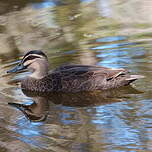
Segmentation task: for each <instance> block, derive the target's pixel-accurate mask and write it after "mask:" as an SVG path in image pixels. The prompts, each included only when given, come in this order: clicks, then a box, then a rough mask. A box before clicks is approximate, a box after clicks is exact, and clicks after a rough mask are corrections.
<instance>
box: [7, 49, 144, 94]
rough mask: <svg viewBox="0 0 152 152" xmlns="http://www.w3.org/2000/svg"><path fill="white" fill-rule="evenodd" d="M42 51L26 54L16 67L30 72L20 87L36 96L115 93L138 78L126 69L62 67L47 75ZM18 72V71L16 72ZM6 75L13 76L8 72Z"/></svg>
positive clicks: (46, 64)
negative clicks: (38, 93)
mask: <svg viewBox="0 0 152 152" xmlns="http://www.w3.org/2000/svg"><path fill="white" fill-rule="evenodd" d="M43 54H44V53H43V52H41V51H30V52H28V53H27V54H26V55H25V56H24V58H23V60H22V62H21V63H20V64H19V66H22V68H18V69H19V70H20V69H25V68H27V69H29V70H32V72H33V73H32V75H30V76H28V77H27V78H26V79H24V80H22V82H21V87H22V88H23V89H26V90H31V91H38V92H59V91H61V92H79V91H93V90H107V89H114V88H118V87H121V86H126V85H129V84H130V83H131V82H133V81H135V80H137V79H138V78H143V76H140V75H129V74H128V72H127V71H126V70H125V69H111V68H106V67H101V66H93V65H64V66H61V67H59V68H57V69H55V70H54V71H52V72H51V73H48V61H47V58H46V55H43ZM19 70H17V71H19ZM8 72H16V68H15V70H14V69H13V70H10V71H8Z"/></svg>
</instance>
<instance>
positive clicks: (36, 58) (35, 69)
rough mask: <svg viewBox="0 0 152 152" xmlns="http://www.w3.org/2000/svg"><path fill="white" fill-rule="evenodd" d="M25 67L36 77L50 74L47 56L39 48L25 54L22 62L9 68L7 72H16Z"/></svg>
mask: <svg viewBox="0 0 152 152" xmlns="http://www.w3.org/2000/svg"><path fill="white" fill-rule="evenodd" d="M25 69H27V70H28V71H31V72H32V74H31V75H30V76H31V77H33V78H36V79H40V78H43V77H44V76H45V75H47V74H48V59H47V56H46V55H45V54H44V53H43V52H42V51H39V50H32V51H29V52H27V53H26V54H25V55H24V56H23V58H22V60H21V61H20V63H19V64H18V65H16V66H15V67H14V68H12V69H10V70H8V71H7V73H16V72H20V71H23V70H25Z"/></svg>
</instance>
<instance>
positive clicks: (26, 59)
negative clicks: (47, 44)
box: [22, 55, 40, 63]
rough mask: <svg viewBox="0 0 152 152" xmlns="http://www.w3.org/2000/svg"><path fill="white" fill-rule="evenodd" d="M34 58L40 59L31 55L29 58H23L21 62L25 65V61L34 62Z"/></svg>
mask: <svg viewBox="0 0 152 152" xmlns="http://www.w3.org/2000/svg"><path fill="white" fill-rule="evenodd" d="M35 58H40V57H39V56H34V55H31V56H28V57H25V58H24V59H23V61H22V62H23V63H25V62H26V61H29V60H34V59H35Z"/></svg>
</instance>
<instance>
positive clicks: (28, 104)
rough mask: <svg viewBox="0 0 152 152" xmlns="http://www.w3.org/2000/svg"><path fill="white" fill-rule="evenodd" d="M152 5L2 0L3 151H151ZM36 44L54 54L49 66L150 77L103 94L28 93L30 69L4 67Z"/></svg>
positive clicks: (0, 104)
mask: <svg viewBox="0 0 152 152" xmlns="http://www.w3.org/2000/svg"><path fill="white" fill-rule="evenodd" d="M151 3H152V2H150V1H149V2H147V1H144V0H143V1H139V0H137V1H136V2H135V1H133V0H128V1H126V2H125V1H122V2H120V1H118V0H115V1H114V0H81V1H77V0H75V1H72V0H70V1H68V0H66V1H64V2H63V1H60V0H58V1H51V0H28V1H11V0H7V1H6V0H5V1H4V0H1V2H0V66H1V68H0V77H1V78H0V84H1V85H0V99H1V100H0V109H1V110H0V148H1V151H3V152H7V151H10V152H14V151H16V152H26V151H27V152H29V151H36V152H43V151H44V152H45V151H52V152H69V151H72V152H89V151H90V152H136V151H142V152H149V151H152V146H151V145H152V121H151V118H152V110H151V109H152V91H151V90H152V85H151V84H152V79H151V78H152V77H151V71H152V66H151V65H152V62H151V59H152V51H151V48H152V39H151V36H152V33H151V30H152V29H151V24H152V15H151V11H152V7H151V6H152V4H151ZM32 49H42V50H44V51H45V53H47V54H48V59H49V63H50V69H54V68H56V67H58V66H59V65H62V64H68V63H77V64H92V65H100V66H106V67H111V68H125V69H128V70H129V71H130V72H131V73H133V74H141V75H144V76H145V78H144V79H141V80H139V81H136V82H135V83H134V86H133V87H125V88H120V89H116V90H110V91H102V92H101V91H95V92H89V93H84V92H82V93H76V94H70V93H68V94H64V93H62V94H61V93H57V94H50V95H47V96H46V95H42V94H34V93H31V92H24V91H22V90H21V88H20V86H19V83H18V80H19V79H21V78H23V77H24V76H25V75H26V74H27V73H18V74H11V75H8V74H6V71H7V70H8V69H10V68H11V67H12V66H14V65H15V64H16V61H18V60H19V59H20V57H21V56H22V55H23V54H24V53H25V52H26V51H28V50H32ZM8 103H9V104H8Z"/></svg>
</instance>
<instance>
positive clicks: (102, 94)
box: [8, 86, 142, 122]
mask: <svg viewBox="0 0 152 152" xmlns="http://www.w3.org/2000/svg"><path fill="white" fill-rule="evenodd" d="M22 91H23V93H24V94H25V95H26V96H28V97H30V98H31V99H32V101H33V103H32V104H28V105H27V104H24V103H23V104H22V103H15V102H10V103H8V104H9V105H11V106H13V107H15V108H17V109H19V110H20V111H21V112H22V113H23V114H24V115H25V117H26V118H27V119H28V120H30V121H32V122H40V121H45V120H46V118H47V115H48V113H49V110H50V104H51V103H53V104H55V105H62V106H67V107H77V108H80V107H90V106H99V105H100V106H101V105H105V104H112V103H115V102H122V101H126V100H127V99H129V98H130V97H131V95H132V94H140V93H142V92H140V91H138V90H136V89H134V88H132V87H131V86H128V87H122V88H119V89H115V90H107V91H94V92H80V93H49V94H46V93H38V92H29V91H25V90H22Z"/></svg>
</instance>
